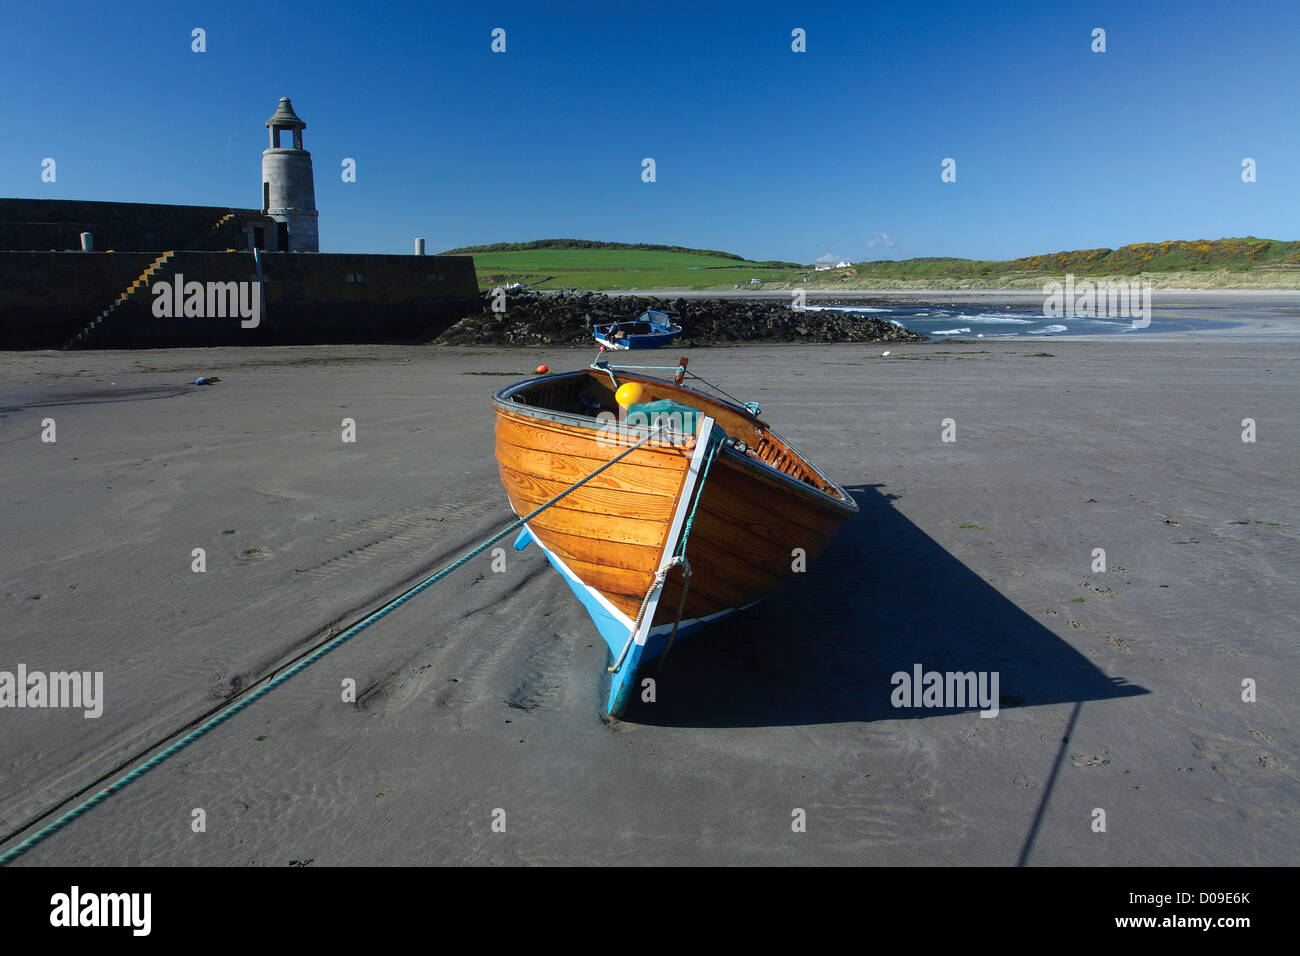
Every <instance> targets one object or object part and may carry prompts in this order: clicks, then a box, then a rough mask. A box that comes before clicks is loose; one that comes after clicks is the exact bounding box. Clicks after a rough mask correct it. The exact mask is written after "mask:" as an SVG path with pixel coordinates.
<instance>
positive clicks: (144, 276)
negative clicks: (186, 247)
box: [63, 251, 176, 351]
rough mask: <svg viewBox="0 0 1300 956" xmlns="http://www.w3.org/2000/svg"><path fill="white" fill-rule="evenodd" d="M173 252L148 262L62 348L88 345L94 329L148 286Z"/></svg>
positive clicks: (65, 349) (165, 253)
mask: <svg viewBox="0 0 1300 956" xmlns="http://www.w3.org/2000/svg"><path fill="white" fill-rule="evenodd" d="M175 254H176V253H175V251H170V252H164V253H163V254H162V255H160V256H159V257H158V258H157V259H155V260H154V261H153V262H151V263H149V266H148V267H147V268H146V269H145V270H144V272H142V273H140V275H139V276H137V277H136V279H135V281H134V282H132V283H131V284H130V285H129V286H127V288H126V290H125V291H124V292H123V293H122V294H121V295H119V296H118V297H117V299H115V300H114V301H113V304H112V305H110V306H109V307H108V308H106V309H105V310H104V311H102V312H100V313H99V315H97V316H95V317H94V318H93V319H91V321H90V323H89V324H88V325H87V326H86V327H85V328H84V329H82V330H81V331H80V332H78V333H77V334H76V335H74V336H73V337H72V338H71V339H69V340H68V343H67V344H66V345H64V346H63V350H64V351H67V350H68V349H73V348H84V347H87V346H89V345H90V340H91V338H92V336H93V335H94V333H95V330H96V329H98V328H99V327H100V326H101V325H103V324H104V322H105V320H107V319H108V317H109V316H110V315H112V314H113V313H114V312H115V311H117V309H118V307H120V306H121V305H122V304H123V303H124V302H126V301H128V300H129V299H130V298H131V297H132V296H134V295H135V294H136V292H137V291H139V290H140V289H142V288H148V286H149V280H150V279H151V278H152V277H153V275H154V273H156V272H157V271H158V270H159V269H161V268H162V267H163V266H164V265H166V264H167V260H168V259H170V258H171V257H172V256H174V255H175Z"/></svg>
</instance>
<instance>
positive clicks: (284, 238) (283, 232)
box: [275, 222, 289, 252]
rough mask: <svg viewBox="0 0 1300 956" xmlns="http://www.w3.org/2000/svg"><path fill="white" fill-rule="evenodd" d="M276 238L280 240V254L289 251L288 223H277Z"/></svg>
mask: <svg viewBox="0 0 1300 956" xmlns="http://www.w3.org/2000/svg"><path fill="white" fill-rule="evenodd" d="M275 229H276V238H277V239H279V240H280V249H279V251H280V252H288V251H289V224H288V223H287V222H277V223H276V224H275Z"/></svg>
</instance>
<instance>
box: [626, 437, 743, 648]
mask: <svg viewBox="0 0 1300 956" xmlns="http://www.w3.org/2000/svg"><path fill="white" fill-rule="evenodd" d="M660 421H663V419H660ZM726 437H727V435H726V432H724V431H722V430H721V429H719V428H715V429H714V430H713V431H712V433H710V435H709V438H708V442H709V448H708V451H707V452H706V453H705V456H704V470H703V471H702V472H701V473H700V480H699V481H697V482H696V483H695V500H694V501H693V502H692V503H691V511H690V514H688V515H687V516H686V521H685V522H684V523H683V525H682V536H681V538H680V539H679V540H678V545H677V549H676V553H675V554H674V555H673V557H672V558H671V559H669V560H668V561H667V562H665V563H664V566H663V567H661V568H660V569H659V570H658V571H656V572H655V576H654V580H653V581H652V582H651V583H650V587H648V588H647V589H646V592H645V597H643V598H642V599H641V607H640V609H639V610H638V611H637V612H636V620H634V621H633V622H632V630H631V631H630V632H629V633H628V635H627V640H626V641H624V642H623V650H621V651H619V654H618V658H617V659H616V660H615V661H614V663H613V664H611V665H610V666H609V667H608V668H606V670H607V671H608V672H609V673H611V674H612V673H614V672H615V671H616V670H618V669H619V667H621V666H622V664H623V659H624V658H626V657H627V652H628V650H629V649H630V648H631V647H632V642H633V640H635V638H636V635H637V632H638V631H639V630H641V624H642V622H643V621H644V620H645V612H646V607H647V606H648V605H649V603H650V596H651V595H652V594H654V593H655V591H656V590H657V589H659V588H661V587H663V585H664V582H665V581H667V580H668V572H669V571H671V570H672V569H673V568H675V567H676V566H677V565H679V564H680V565H681V566H682V596H681V599H680V600H678V602H677V616H676V617H675V618H674V619H673V629H672V632H671V633H670V634H669V635H668V647H667V649H665V650H664V653H663V657H667V656H668V651H670V650H672V648H673V641H674V640H676V639H677V628H678V626H679V625H680V624H681V622H682V612H683V610H685V608H686V595H687V594H688V593H690V590H691V562H690V561H688V560H687V559H686V545H687V542H689V541H690V538H691V527H692V526H693V525H694V524H695V512H696V511H698V510H699V507H700V497H701V496H702V495H703V494H704V485H705V483H706V482H707V481H708V480H709V469H710V468H712V467H713V460H714V459H715V458H717V457H718V453H719V452H720V451H721V450H722V445H723V442H724V440H725V439H726ZM659 666H660V667H663V659H662V658H661V659H660V661H659Z"/></svg>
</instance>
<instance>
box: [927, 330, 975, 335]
mask: <svg viewBox="0 0 1300 956" xmlns="http://www.w3.org/2000/svg"><path fill="white" fill-rule="evenodd" d="M969 331H970V329H936V330H935V331H934V332H929V333H927V334H928V335H961V334H962V333H963V332H969Z"/></svg>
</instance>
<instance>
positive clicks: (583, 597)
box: [538, 542, 632, 654]
mask: <svg viewBox="0 0 1300 956" xmlns="http://www.w3.org/2000/svg"><path fill="white" fill-rule="evenodd" d="M538 545H539V547H540V546H541V542H538ZM542 554H544V555H546V560H547V561H549V562H550V564H551V567H553V568H554V569H555V570H556V571H558V572H559V573H560V577H562V578H564V583H565V584H567V585H568V586H569V590H570V591H572V592H573V593H574V595H575V596H576V597H577V598H578V600H579V601H581V602H582V606H583V607H585V608H586V609H587V614H588V615H589V616H590V617H591V620H592V622H593V623H594V624H595V625H596V630H597V631H599V632H600V636H601V637H602V638H604V640H605V643H606V644H607V645H609V651H610V653H611V654H618V653H619V652H620V651H622V650H623V645H624V644H626V643H627V635H628V633H629V632H630V631H631V630H632V627H631V625H630V624H629V623H628V622H626V621H622V620H620V619H619V618H617V617H615V616H614V615H613V614H611V613H610V612H609V609H608V608H607V607H605V606H604V605H603V604H601V603H600V601H598V600H597V599H596V597H595V595H593V594H592V593H591V590H590V589H589V588H588V587H587V586H586V585H585V584H583V583H582V582H581V581H580V580H578V578H576V577H574V576H573V575H572V574H571V573H570V572H569V571H568V570H566V569H565V567H564V565H563V564H562V563H560V561H559V560H558V559H557V558H556V557H555V555H553V554H551V552H550V550H549V549H547V548H545V547H543V548H542Z"/></svg>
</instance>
